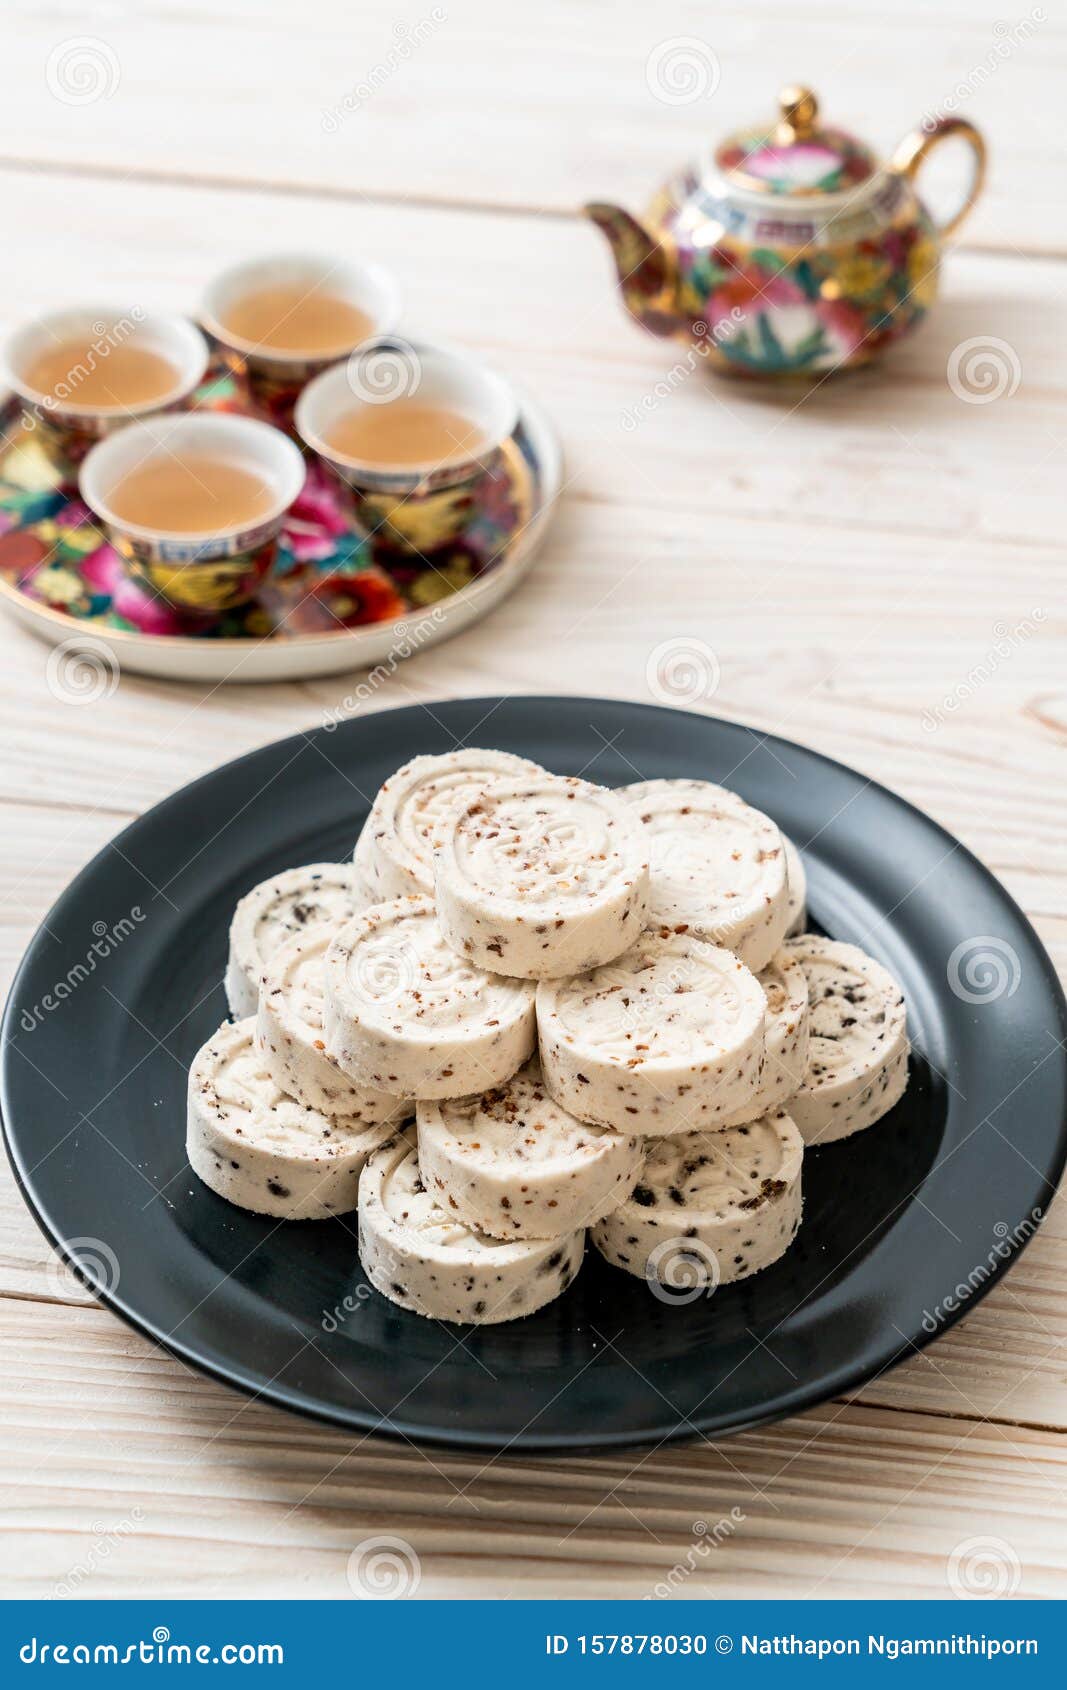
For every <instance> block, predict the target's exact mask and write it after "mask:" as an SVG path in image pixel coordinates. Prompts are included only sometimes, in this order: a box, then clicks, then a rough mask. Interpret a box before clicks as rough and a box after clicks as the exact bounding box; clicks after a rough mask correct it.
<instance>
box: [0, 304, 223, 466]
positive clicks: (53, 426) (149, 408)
mask: <svg viewBox="0 0 1067 1690" xmlns="http://www.w3.org/2000/svg"><path fill="white" fill-rule="evenodd" d="M207 365H208V347H207V342H206V341H205V339H204V337H203V335H202V334H201V333H200V330H199V329H198V328H196V326H195V325H194V324H193V323H190V322H187V321H186V319H185V318H184V317H171V316H163V315H156V314H150V313H147V312H144V311H141V310H139V309H137V308H135V309H133V310H130V311H127V312H122V311H116V310H114V309H110V308H107V307H104V308H101V309H99V310H92V309H90V308H81V307H79V308H74V309H71V310H67V311H53V312H51V313H49V314H48V315H47V316H44V317H38V318H37V319H36V320H35V321H34V322H32V323H27V324H25V325H24V327H22V328H20V329H16V330H15V332H14V334H12V335H10V336H9V338H8V340H7V341H6V342H5V344H4V347H3V350H2V352H0V380H4V381H6V382H7V384H8V385H9V386H10V387H12V388H13V389H14V391H15V392H16V393H17V394H18V396H19V398H20V399H21V401H22V405H23V412H24V420H25V426H26V427H27V428H32V429H35V430H37V431H39V433H40V435H41V438H42V440H43V441H44V443H45V446H46V447H47V448H48V450H49V451H50V452H51V453H52V454H53V456H54V457H56V458H58V459H59V460H60V461H61V463H62V464H63V465H74V464H77V463H80V461H81V460H82V458H84V457H85V455H86V453H87V452H88V451H89V450H90V449H91V448H92V446H94V445H95V443H96V442H97V441H98V440H100V439H102V438H103V437H104V436H105V435H106V434H108V433H110V432H111V431H112V430H113V429H116V428H123V427H125V426H126V425H127V424H128V423H130V422H131V421H137V420H139V419H140V418H142V417H146V416H151V415H153V414H155V413H157V412H162V411H170V410H174V409H176V408H177V407H179V406H181V405H182V404H183V403H184V402H185V401H187V400H188V399H189V397H190V396H191V394H192V393H193V392H194V391H195V389H196V388H197V387H198V386H199V385H200V383H201V381H202V380H203V379H204V374H205V372H206V370H207Z"/></svg>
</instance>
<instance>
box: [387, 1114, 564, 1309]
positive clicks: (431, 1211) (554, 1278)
mask: <svg viewBox="0 0 1067 1690" xmlns="http://www.w3.org/2000/svg"><path fill="white" fill-rule="evenodd" d="M584 1250H585V1233H584V1232H583V1231H575V1232H568V1233H566V1234H565V1235H563V1236H561V1237H557V1238H549V1239H543V1240H539V1241H531V1240H520V1239H513V1240H511V1241H509V1242H507V1243H504V1242H502V1241H501V1240H500V1239H497V1238H491V1237H489V1235H488V1234H487V1233H483V1232H479V1231H478V1230H477V1229H476V1228H474V1227H471V1226H468V1225H466V1224H465V1223H464V1222H463V1221H462V1220H460V1219H459V1218H458V1217H457V1216H456V1215H455V1213H454V1212H453V1211H452V1210H451V1209H450V1208H449V1206H448V1205H447V1204H445V1205H443V1206H442V1204H441V1202H440V1199H439V1195H438V1194H437V1193H436V1192H434V1191H433V1190H432V1189H430V1188H428V1187H427V1185H426V1183H425V1181H424V1180H423V1178H422V1175H421V1174H420V1172H419V1162H418V1155H417V1151H416V1142H415V1133H414V1131H413V1130H411V1129H408V1130H407V1131H405V1132H402V1133H398V1134H397V1135H396V1136H395V1137H393V1138H390V1140H389V1142H388V1143H387V1144H384V1145H383V1146H382V1147H381V1149H380V1150H378V1151H376V1152H375V1154H374V1155H373V1156H372V1157H371V1158H370V1161H369V1162H368V1163H367V1167H366V1170H365V1172H364V1175H363V1179H362V1181H361V1183H360V1191H359V1259H360V1261H361V1262H362V1264H363V1271H364V1273H365V1274H366V1275H367V1278H368V1279H369V1280H370V1282H371V1284H372V1285H373V1286H374V1288H375V1289H376V1290H377V1291H380V1292H381V1293H382V1295H383V1297H388V1298H389V1299H390V1300H391V1301H392V1302H394V1303H397V1304H399V1306H400V1307H401V1308H405V1309H410V1310H412V1312H413V1313H415V1314H421V1315H425V1316H427V1317H428V1318H429V1319H431V1320H450V1321H456V1322H460V1323H469V1324H471V1325H475V1326H489V1325H493V1324H496V1323H497V1322H500V1321H504V1320H518V1319H519V1318H520V1317H521V1316H522V1315H527V1314H532V1313H533V1312H534V1310H535V1309H539V1308H542V1307H543V1306H544V1304H545V1303H549V1302H551V1301H552V1299H553V1298H554V1297H558V1296H559V1295H560V1293H561V1292H562V1291H565V1290H566V1289H567V1286H568V1285H569V1284H570V1283H571V1281H572V1280H573V1278H574V1276H575V1274H576V1273H577V1272H578V1269H579V1268H580V1267H581V1264H582V1256H583V1253H584Z"/></svg>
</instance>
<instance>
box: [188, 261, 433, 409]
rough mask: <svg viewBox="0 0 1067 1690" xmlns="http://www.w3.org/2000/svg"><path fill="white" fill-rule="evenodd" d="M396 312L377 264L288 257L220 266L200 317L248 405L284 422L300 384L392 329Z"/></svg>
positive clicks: (389, 282) (388, 281) (387, 279)
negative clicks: (240, 384)
mask: <svg viewBox="0 0 1067 1690" xmlns="http://www.w3.org/2000/svg"><path fill="white" fill-rule="evenodd" d="M399 314H400V301H399V296H398V294H397V290H396V285H395V283H394V282H393V279H392V277H391V276H390V275H389V273H388V272H387V271H386V270H383V269H382V268H381V266H380V265H377V264H357V263H349V262H346V261H344V260H341V259H331V258H326V257H315V256H311V255H306V254H305V255H300V254H293V255H290V256H278V257H275V258H259V259H253V260H251V261H250V262H248V263H245V264H238V265H235V266H234V267H233V268H232V269H229V270H224V271H223V272H222V274H221V275H220V276H216V278H215V280H214V281H213V282H212V283H211V285H210V286H209V288H208V290H207V293H206V294H205V296H204V302H203V306H202V309H201V312H200V317H201V321H202V322H203V324H204V327H205V328H206V329H207V331H208V333H209V334H210V335H211V336H212V338H213V339H214V340H215V341H216V342H217V344H218V346H219V349H220V351H221V353H222V356H223V358H224V359H225V361H226V363H227V364H228V365H229V367H230V368H231V369H232V370H234V372H235V373H236V374H238V375H240V376H242V377H243V378H244V380H245V381H246V383H247V385H248V388H249V392H250V394H251V397H252V398H253V400H254V401H255V402H256V404H258V405H260V406H261V407H262V408H263V409H265V410H266V411H267V412H268V413H269V415H270V416H271V417H272V418H273V419H274V420H275V421H276V422H278V423H279V424H281V425H284V426H288V425H289V423H290V422H291V420H292V407H293V405H294V404H295V402H296V399H297V397H298V395H299V393H300V390H301V388H302V387H304V386H305V385H306V383H307V382H308V381H310V380H311V378H312V377H313V376H316V375H318V374H319V373H320V371H322V370H324V369H327V368H328V367H329V365H330V364H333V363H336V362H337V360H338V359H339V358H345V357H347V356H348V354H349V353H350V352H351V351H352V350H353V348H354V347H357V346H359V345H361V343H362V342H363V341H365V340H368V339H371V338H373V337H375V336H376V335H380V334H383V333H386V332H387V331H389V330H390V329H392V328H394V327H395V325H396V322H397V319H398V317H399Z"/></svg>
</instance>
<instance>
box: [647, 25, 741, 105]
mask: <svg viewBox="0 0 1067 1690" xmlns="http://www.w3.org/2000/svg"><path fill="white" fill-rule="evenodd" d="M721 80H722V66H721V64H720V63H719V58H718V54H717V53H715V52H714V51H713V50H712V48H711V47H709V46H708V44H707V42H706V41H701V40H700V38H699V37H698V36H696V35H672V36H670V37H668V39H667V40H666V41H659V42H657V43H656V45H655V47H653V49H652V51H651V53H649V55H648V58H647V59H646V60H645V84H646V86H647V88H648V91H649V93H650V94H653V95H654V96H655V98H656V99H657V100H659V101H660V102H661V104H663V105H665V106H691V105H692V104H693V102H694V101H695V100H705V99H710V98H711V96H712V94H714V92H715V90H716V88H718V86H719V83H720V81H721Z"/></svg>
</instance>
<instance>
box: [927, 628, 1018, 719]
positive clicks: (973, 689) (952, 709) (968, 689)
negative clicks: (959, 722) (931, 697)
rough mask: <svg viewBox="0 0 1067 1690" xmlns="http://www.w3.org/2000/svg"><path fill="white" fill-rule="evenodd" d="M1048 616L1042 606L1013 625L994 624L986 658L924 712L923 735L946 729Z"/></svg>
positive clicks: (973, 666) (974, 665)
mask: <svg viewBox="0 0 1067 1690" xmlns="http://www.w3.org/2000/svg"><path fill="white" fill-rule="evenodd" d="M1047 617H1048V612H1047V611H1046V610H1043V609H1041V608H1040V606H1038V607H1035V609H1033V610H1032V611H1031V612H1030V614H1029V616H1024V617H1023V618H1022V619H1021V620H1020V621H1018V622H1016V623H1015V624H1014V625H1013V626H1009V624H1008V623H1007V622H994V624H993V630H992V631H993V642H992V644H991V645H990V647H989V649H988V650H987V651H986V653H985V654H984V656H983V657H982V658H981V659H980V661H979V662H977V663H975V664H973V665H972V666H971V668H970V669H968V671H967V673H966V675H965V676H964V677H963V679H962V681H960V682H959V683H958V684H957V685H956V686H955V687H953V689H952V691H951V692H947V693H946V694H945V696H944V697H943V698H942V700H941V702H940V703H939V704H937V705H935V706H934V708H933V709H932V710H924V711H923V713H922V716H921V717H920V721H921V723H922V729H923V732H924V733H928V734H932V733H936V732H937V730H938V728H940V727H943V726H944V723H945V718H946V717H947V716H953V715H955V713H956V711H957V710H959V709H960V708H961V706H962V705H964V704H966V702H967V700H968V699H970V698H973V697H974V695H975V693H977V692H978V691H979V690H980V689H981V688H982V687H984V686H985V685H986V683H987V682H988V681H991V680H992V679H993V676H994V675H995V674H996V672H997V670H998V669H999V668H1000V667H1001V664H1003V663H1005V662H1006V661H1007V660H1008V658H1009V657H1012V656H1014V654H1015V653H1016V652H1017V651H1019V650H1020V648H1021V647H1022V646H1024V645H1026V643H1027V641H1028V640H1031V639H1032V638H1033V636H1034V635H1035V634H1036V633H1037V632H1038V629H1039V628H1040V627H1041V624H1042V623H1043V622H1044V621H1046V620H1047Z"/></svg>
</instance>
